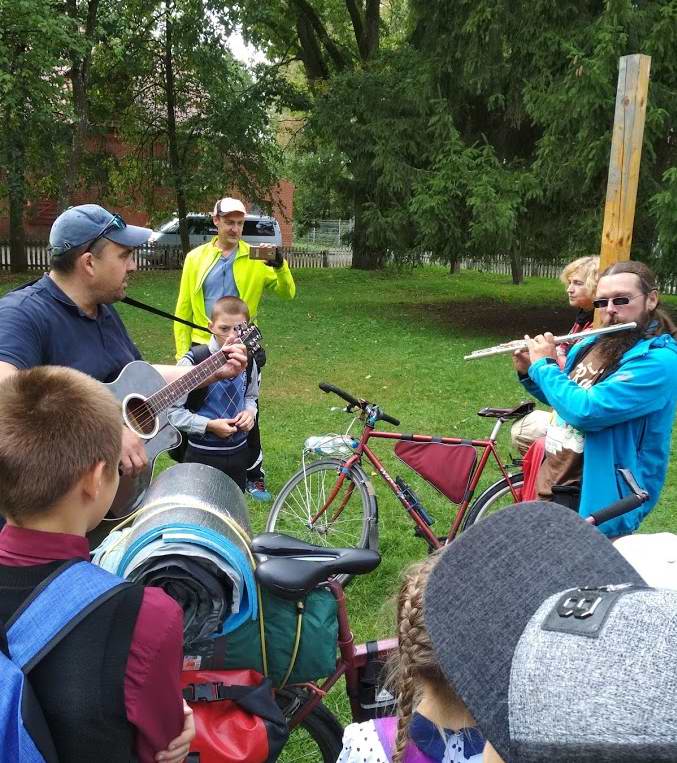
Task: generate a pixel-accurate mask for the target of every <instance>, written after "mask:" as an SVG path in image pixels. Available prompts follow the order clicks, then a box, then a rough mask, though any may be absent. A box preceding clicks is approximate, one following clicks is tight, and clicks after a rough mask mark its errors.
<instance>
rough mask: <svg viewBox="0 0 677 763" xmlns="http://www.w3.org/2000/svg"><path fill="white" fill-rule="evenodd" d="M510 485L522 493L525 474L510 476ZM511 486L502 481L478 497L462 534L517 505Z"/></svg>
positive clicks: (463, 526)
mask: <svg viewBox="0 0 677 763" xmlns="http://www.w3.org/2000/svg"><path fill="white" fill-rule="evenodd" d="M510 484H512V486H513V488H514V489H515V490H516V491H518V492H519V491H521V490H522V485H523V484H524V474H523V473H522V472H516V473H515V474H512V475H510ZM510 484H509V483H508V480H506V479H505V478H503V479H500V480H499V481H498V482H494V484H493V485H491V486H490V487H488V488H487V489H486V490H485V491H484V492H483V493H482V494H481V495H480V496H478V498H477V500H476V501H475V502H474V503H473V505H472V506H471V507H470V508H469V509H468V512H467V513H466V515H465V517H464V518H463V524H462V525H461V532H463V530H466V529H467V528H468V527H470V525H474V524H475V523H476V522H480V521H481V520H482V519H486V518H487V517H488V516H490V515H491V514H495V513H496V512H497V511H500V510H501V509H504V508H505V507H506V506H512V505H513V504H514V503H515V499H514V498H513V495H512V491H511V490H510Z"/></svg>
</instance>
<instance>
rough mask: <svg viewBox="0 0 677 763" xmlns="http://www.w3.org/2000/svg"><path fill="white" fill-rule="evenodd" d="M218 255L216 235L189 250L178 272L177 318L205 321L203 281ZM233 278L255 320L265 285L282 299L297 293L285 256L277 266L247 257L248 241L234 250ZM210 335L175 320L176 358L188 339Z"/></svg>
mask: <svg viewBox="0 0 677 763" xmlns="http://www.w3.org/2000/svg"><path fill="white" fill-rule="evenodd" d="M221 255H222V252H221V250H220V249H219V248H218V247H217V246H216V236H215V237H214V238H213V239H212V240H211V241H208V242H207V243H206V244H202V246H198V247H196V248H195V249H193V250H192V251H190V252H188V255H187V257H186V260H185V262H184V264H183V273H182V274H181V286H180V287H179V298H178V299H177V301H176V311H175V312H176V315H177V316H178V317H179V318H184V319H185V320H188V321H192V322H193V323H197V324H198V325H200V326H206V325H207V323H208V322H209V316H208V315H207V314H206V310H205V300H204V292H203V291H202V284H203V283H204V280H205V278H206V277H207V274H208V273H209V271H210V270H211V269H212V268H213V267H214V265H215V264H216V262H217V261H218V259H219V257H221ZM233 278H234V279H235V285H236V286H237V290H238V292H239V295H240V299H242V300H243V301H244V302H246V303H247V307H248V308H249V313H250V317H251V320H252V321H254V320H256V313H257V311H258V307H259V302H260V301H261V295H262V294H263V290H264V289H273V291H274V292H275V293H276V294H277V295H278V296H280V297H282V298H283V299H293V298H294V295H295V294H296V284H295V283H294V277H293V276H292V274H291V270H290V269H289V265H288V263H287V261H286V260H285V262H284V264H283V265H282V267H280V268H272V267H270V265H266V264H265V263H264V262H262V261H261V260H250V259H249V244H246V243H245V242H244V241H240V243H239V245H238V248H237V252H236V253H235V261H234V262H233ZM210 336H211V335H210V334H208V333H207V332H206V331H199V330H198V329H193V328H191V327H190V326H184V325H183V324H181V323H174V341H175V344H176V359H177V360H180V359H181V358H182V357H183V356H184V355H185V354H186V352H188V350H189V349H190V345H191V342H199V343H206V342H209V339H210Z"/></svg>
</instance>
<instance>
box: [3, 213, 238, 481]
mask: <svg viewBox="0 0 677 763" xmlns="http://www.w3.org/2000/svg"><path fill="white" fill-rule="evenodd" d="M151 233H152V231H151V230H150V229H149V228H141V227H139V226H136V225H127V224H126V223H125V221H124V220H123V219H122V217H120V215H116V214H112V213H111V212H109V211H108V210H106V209H104V208H103V207H100V206H99V205H98V204H81V205H80V206H77V207H71V208H70V209H67V210H66V211H65V212H63V213H62V214H61V215H59V217H57V219H56V220H55V221H54V224H53V225H52V229H51V231H50V234H49V243H50V246H51V263H50V265H51V269H50V272H49V273H47V274H45V275H44V276H43V277H42V278H40V279H39V280H37V281H35V282H33V283H30V284H27V285H25V286H23V287H20V288H19V289H16V290H14V291H12V292H9V293H8V294H6V295H5V296H4V297H3V298H2V299H0V381H2V379H3V378H4V377H7V376H9V375H10V374H13V373H14V372H15V371H16V370H17V369H25V368H32V367H34V366H41V365H56V366H67V367H69V368H75V369H76V370H78V371H82V372H83V373H86V374H89V375H90V376H93V377H94V378H95V379H98V380H99V381H102V382H110V381H113V380H114V379H116V378H117V376H118V375H119V374H120V372H121V371H122V369H123V368H124V367H125V366H126V365H127V364H128V363H130V362H131V361H133V360H139V359H140V358H141V354H140V353H139V350H138V349H137V347H136V345H135V344H134V342H133V341H132V340H131V339H130V337H129V334H128V333H127V330H126V329H125V327H124V325H123V323H122V321H121V320H120V317H119V315H118V314H117V312H116V311H115V308H114V307H112V304H113V303H114V302H117V301H119V300H121V299H123V298H124V297H125V295H126V291H127V285H128V279H129V274H130V273H131V272H133V271H134V270H136V263H135V262H134V258H133V256H132V253H133V251H134V249H135V248H136V247H137V246H140V245H141V244H144V243H145V242H146V241H148V238H149V237H150V234H151ZM246 362H247V359H246V352H245V351H244V348H242V347H241V346H240V345H236V346H235V349H234V352H233V354H232V357H231V360H229V362H228V364H227V365H225V366H224V367H223V368H222V370H221V372H220V374H219V375H220V376H223V377H224V378H225V377H230V376H235V375H237V374H239V373H241V372H242V370H243V369H244V367H245V366H246ZM156 368H157V370H158V371H160V373H161V374H162V375H163V376H164V377H165V379H166V380H167V381H173V380H174V379H176V378H178V377H179V376H181V375H182V374H184V373H186V370H187V369H185V368H177V367H176V366H169V365H167V366H156ZM64 413H65V412H64ZM124 431H125V434H124V437H123V451H122V460H121V462H120V465H121V469H122V472H123V474H136V473H138V472H140V471H141V470H143V469H144V468H145V467H146V465H147V462H148V459H147V457H146V453H145V450H144V447H143V444H142V442H141V440H140V439H139V438H138V437H137V436H136V435H135V434H133V433H132V432H131V431H130V430H128V429H127V428H126V427H125V430H124Z"/></svg>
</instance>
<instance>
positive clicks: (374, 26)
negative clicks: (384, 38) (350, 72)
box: [364, 0, 381, 61]
mask: <svg viewBox="0 0 677 763" xmlns="http://www.w3.org/2000/svg"><path fill="white" fill-rule="evenodd" d="M380 26H381V3H380V0H367V9H366V33H365V50H366V55H365V56H364V60H365V61H368V60H369V59H370V58H373V57H374V56H375V55H376V53H378V46H379V40H380V33H381V30H380Z"/></svg>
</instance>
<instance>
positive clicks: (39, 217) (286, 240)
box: [0, 180, 294, 246]
mask: <svg viewBox="0 0 677 763" xmlns="http://www.w3.org/2000/svg"><path fill="white" fill-rule="evenodd" d="M223 195H224V196H228V195H231V196H236V197H238V198H240V199H242V201H243V202H244V204H245V206H246V207H247V208H249V207H250V206H251V205H250V203H249V202H248V201H247V199H245V198H243V196H242V194H239V193H237V192H236V191H233V190H230V191H227V190H224V192H223ZM215 201H216V199H212V198H209V199H205V200H204V205H203V209H204V211H205V212H211V210H212V209H213V207H214V202H215ZM269 201H270V202H271V206H272V214H273V217H275V218H276V219H277V221H278V222H279V223H280V228H281V229H282V243H283V245H284V246H291V245H292V240H293V233H292V217H293V212H294V185H293V183H292V182H291V181H289V180H281V181H280V182H279V183H278V184H277V186H275V188H273V189H272V191H271V194H270V199H269ZM89 202H93V203H95V204H101V205H102V206H105V207H106V208H107V209H110V210H111V211H113V212H119V213H120V214H121V215H122V217H123V218H124V219H125V220H126V221H127V222H128V223H130V224H131V225H148V215H146V214H145V213H143V212H139V211H138V209H135V208H133V207H124V206H123V207H120V206H118V205H112V204H111V205H109V204H107V202H106V201H105V199H104V200H102V199H100V198H99V197H98V196H97V195H96V194H94V193H93V194H89V195H88V194H86V193H83V194H81V195H80V196H79V197H78V199H77V203H78V204H85V203H89ZM191 211H196V212H199V211H202V210H201V209H197V210H191ZM56 216H57V203H56V201H53V200H51V199H36V200H33V201H29V202H28V204H27V205H26V212H25V215H24V225H25V231H26V240H27V241H46V240H47V239H48V238H49V229H50V228H51V226H52V223H53V222H54V220H55V219H56ZM8 235H9V218H8V216H7V208H6V204H3V205H2V208H0V240H2V239H7V238H8Z"/></svg>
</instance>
